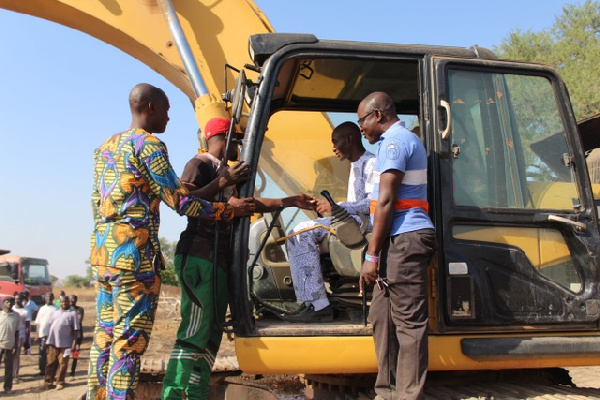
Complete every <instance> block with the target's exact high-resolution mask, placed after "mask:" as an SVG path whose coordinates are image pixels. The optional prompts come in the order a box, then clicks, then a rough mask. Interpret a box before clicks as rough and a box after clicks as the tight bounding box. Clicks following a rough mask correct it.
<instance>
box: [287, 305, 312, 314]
mask: <svg viewBox="0 0 600 400" xmlns="http://www.w3.org/2000/svg"><path fill="white" fill-rule="evenodd" d="M308 306H309V305H308V304H306V303H302V304H300V307H298V309H297V310H296V311H294V312H291V313H289V314H286V315H297V314H300V313H301V312H303V311H304V310H306V309H307V308H308Z"/></svg>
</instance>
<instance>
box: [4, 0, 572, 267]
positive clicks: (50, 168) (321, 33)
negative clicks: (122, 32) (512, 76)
mask: <svg viewBox="0 0 600 400" xmlns="http://www.w3.org/2000/svg"><path fill="white" fill-rule="evenodd" d="M256 3H257V4H258V6H259V7H260V8H261V9H262V10H263V12H264V13H265V14H266V15H267V16H268V17H269V19H270V21H271V23H272V25H273V27H274V28H275V29H276V30H277V31H278V32H300V33H315V34H316V35H317V37H319V38H323V39H343V40H358V41H367V42H388V43H414V44H437V45H452V46H462V47H469V46H471V45H473V44H478V45H480V46H484V47H489V48H493V47H494V46H497V45H499V44H500V43H501V42H502V40H503V39H504V38H506V37H507V36H508V33H509V32H510V31H512V30H516V29H520V30H523V31H526V30H532V31H540V30H542V29H546V28H548V27H550V26H551V25H552V24H553V23H554V20H555V17H556V16H557V15H559V14H560V13H561V12H562V7H563V5H565V4H567V3H572V4H580V2H575V1H571V2H564V1H556V0H531V1H515V0H505V1H502V2H487V1H481V0H478V1H475V0H464V1H461V0H458V1H452V2H451V1H441V0H435V1H422V2H414V1H413V2H406V1H401V0H385V1H384V0H381V1H377V0H374V1H370V2H367V1H360V2H359V1H354V0H352V1H333V0H331V1H322V0H321V1H314V0H305V1H302V2H298V1H292V0H270V1H267V0H256ZM0 51H1V53H0V182H1V184H2V191H1V192H0V193H2V195H1V196H0V249H10V250H12V253H13V254H17V255H27V256H33V257H40V258H47V259H48V260H49V262H50V268H51V273H52V274H53V275H55V276H58V277H61V278H64V277H66V276H67V275H70V274H80V275H83V274H84V273H85V260H86V259H87V258H88V257H89V238H90V233H91V228H92V220H91V215H90V206H89V194H90V191H91V185H92V165H91V158H92V151H93V149H94V148H95V147H97V146H98V145H99V144H100V143H101V142H102V141H103V140H104V139H105V138H106V137H107V136H109V135H110V134H112V133H115V132H118V131H121V130H123V129H125V128H127V127H128V126H129V123H130V115H129V110H128V105H127V95H128V92H129V90H130V89H131V87H132V86H133V85H135V84H136V83H139V82H149V83H152V84H154V85H155V86H159V87H162V88H163V89H165V91H166V92H167V95H168V96H169V98H170V100H171V111H170V117H171V121H170V122H169V125H168V127H167V132H166V133H165V134H164V135H163V136H162V137H161V138H162V140H164V141H165V142H166V143H167V146H168V148H169V154H170V157H171V161H172V164H173V166H174V167H175V170H176V171H177V172H178V173H181V171H182V169H183V166H184V165H185V163H186V162H187V160H188V159H189V158H190V157H191V156H192V155H193V151H195V149H196V148H197V142H196V130H197V123H196V119H195V116H194V111H193V107H192V105H191V104H190V102H189V100H188V99H187V97H186V96H184V95H183V94H182V93H181V92H180V91H179V90H178V89H177V88H175V87H174V86H173V85H171V84H170V83H169V82H168V81H166V80H165V79H164V78H162V77H161V76H160V75H158V74H156V73H155V72H154V71H152V70H151V69H150V68H148V67H146V66H145V65H144V64H142V63H141V62H139V61H137V60H135V59H133V58H131V57H130V56H129V55H126V54H124V53H122V52H121V51H120V50H118V49H116V48H114V47H112V46H110V45H107V44H105V43H103V42H100V41H99V40H96V39H94V38H91V37H90V36H88V35H85V34H83V33H80V32H77V31H74V30H72V29H69V28H65V27H62V26H60V25H57V24H54V23H51V22H47V21H43V20H40V19H38V18H34V17H31V16H26V15H20V14H16V13H12V12H9V11H5V10H0ZM190 151H191V152H190ZM162 221H163V222H162V225H161V231H160V234H161V236H164V237H166V238H167V239H168V240H170V241H176V240H177V239H178V238H179V233H180V231H181V230H182V229H183V228H184V227H185V218H182V217H179V216H177V215H176V214H175V213H174V212H172V211H171V210H169V209H167V208H165V207H163V209H162Z"/></svg>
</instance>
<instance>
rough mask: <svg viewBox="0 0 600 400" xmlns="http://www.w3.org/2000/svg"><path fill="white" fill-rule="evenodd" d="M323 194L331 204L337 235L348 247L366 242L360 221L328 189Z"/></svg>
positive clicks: (332, 225) (333, 225) (332, 219)
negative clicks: (335, 199)
mask: <svg viewBox="0 0 600 400" xmlns="http://www.w3.org/2000/svg"><path fill="white" fill-rule="evenodd" d="M321 195H322V196H323V197H325V199H326V200H327V201H328V202H329V204H330V205H331V227H332V228H334V229H335V231H336V236H337V237H338V239H339V240H340V242H342V243H343V244H344V246H346V247H354V246H357V245H360V244H364V243H365V237H364V235H363V234H362V233H361V229H360V226H359V225H358V222H356V220H355V219H354V218H352V216H351V215H350V214H348V212H347V211H346V210H345V209H344V208H342V207H340V206H339V205H338V204H337V203H336V202H335V201H333V198H332V197H331V194H329V192H328V191H327V190H323V191H322V192H321Z"/></svg>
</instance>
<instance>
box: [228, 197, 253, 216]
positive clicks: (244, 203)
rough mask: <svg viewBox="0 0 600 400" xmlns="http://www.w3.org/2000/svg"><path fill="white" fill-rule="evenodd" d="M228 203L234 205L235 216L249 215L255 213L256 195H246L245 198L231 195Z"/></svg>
mask: <svg viewBox="0 0 600 400" xmlns="http://www.w3.org/2000/svg"><path fill="white" fill-rule="evenodd" d="M227 203H229V204H231V205H232V206H233V216H234V217H249V216H250V215H252V214H254V208H255V204H254V197H245V198H243V199H238V198H237V197H231V198H229V201H227Z"/></svg>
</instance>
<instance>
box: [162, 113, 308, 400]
mask: <svg viewBox="0 0 600 400" xmlns="http://www.w3.org/2000/svg"><path fill="white" fill-rule="evenodd" d="M229 126H230V121H229V120H228V119H227V118H212V119H211V120H210V121H208V123H207V124H206V127H205V129H204V137H205V138H206V143H207V147H208V151H206V152H203V153H201V154H197V155H196V156H195V157H194V158H192V159H191V160H190V161H189V162H188V163H187V164H186V166H185V169H184V171H183V174H182V175H181V180H182V181H183V182H184V184H185V185H186V187H187V188H188V189H189V190H191V191H192V193H193V194H194V195H197V196H200V197H202V198H204V199H213V198H216V197H217V196H218V195H219V193H220V192H223V197H224V198H225V199H226V200H227V201H228V202H229V203H230V204H233V205H234V206H236V205H237V204H238V203H239V202H241V201H246V200H248V199H239V198H238V193H237V189H236V187H235V184H236V183H238V182H243V181H246V180H248V178H249V177H250V176H251V169H250V165H249V164H248V163H245V162H240V163H237V164H234V165H232V166H230V167H228V166H227V165H225V164H223V163H222V162H221V160H222V159H223V158H224V157H225V151H226V147H227V134H228V133H229ZM233 135H234V137H233V138H232V142H231V145H230V147H229V153H228V157H227V158H228V159H229V160H230V161H234V160H235V159H236V158H237V153H238V146H237V145H236V144H235V143H236V142H238V139H239V135H240V134H238V133H233ZM251 200H252V201H253V203H254V205H255V210H256V212H269V211H274V210H275V209H277V208H279V207H301V208H306V209H311V210H312V209H314V198H313V197H312V196H308V195H305V194H298V195H294V196H290V197H285V198H279V199H267V198H255V199H251ZM230 236H231V224H227V223H223V224H221V225H220V226H219V247H218V250H217V251H218V265H217V267H216V268H217V271H216V272H217V282H216V285H217V288H218V289H217V293H216V295H215V296H214V297H213V288H214V285H213V282H214V278H213V277H214V272H215V271H214V268H215V266H214V255H215V254H214V250H215V238H216V227H215V224H214V223H212V222H211V221H200V220H199V219H198V218H195V217H188V225H187V227H186V229H185V230H184V231H183V232H182V233H181V238H180V240H179V243H178V244H177V250H176V252H175V271H176V272H177V276H178V277H179V281H180V282H181V308H180V315H181V324H180V325H179V329H178V331H177V341H176V342H175V346H174V347H173V351H172V352H171V358H170V360H169V365H168V366H167V371H166V373H165V378H164V380H163V391H162V398H163V399H165V400H167V399H168V400H171V399H172V400H180V399H181V398H182V395H185V397H186V398H188V399H194V400H203V399H206V398H207V396H208V390H209V384H210V372H211V369H212V366H213V364H214V361H215V357H216V355H217V351H218V350H219V345H220V344H221V338H222V337H223V333H222V332H221V329H220V328H219V326H218V324H217V322H223V320H224V319H225V311H226V310H227V303H228V293H227V270H228V266H229V265H230V260H231V257H230V254H231V246H230ZM214 299H216V300H217V302H216V304H215V301H214ZM215 308H217V310H218V312H219V315H218V320H217V321H216V320H215V315H216V313H215Z"/></svg>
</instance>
